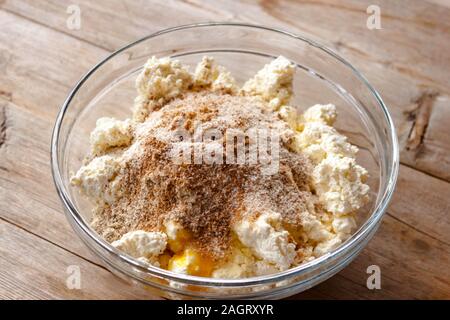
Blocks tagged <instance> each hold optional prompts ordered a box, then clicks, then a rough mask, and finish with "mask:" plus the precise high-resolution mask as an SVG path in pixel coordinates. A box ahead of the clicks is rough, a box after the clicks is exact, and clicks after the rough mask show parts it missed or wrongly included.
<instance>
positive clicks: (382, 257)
mask: <svg viewBox="0 0 450 320" xmlns="http://www.w3.org/2000/svg"><path fill="white" fill-rule="evenodd" d="M71 4H76V5H78V8H80V10H81V11H80V13H81V16H80V17H81V28H80V29H79V30H76V29H75V30H72V29H69V28H68V24H67V19H68V18H69V16H70V13H68V7H69V5H71ZM371 4H375V5H378V6H379V8H380V10H381V27H382V29H374V30H369V29H368V28H367V25H366V21H367V19H368V17H369V14H368V13H367V12H366V9H367V8H368V6H369V5H371ZM71 9H73V8H69V12H73V11H70V10H71ZM198 21H244V22H250V23H256V24H264V25H267V26H272V27H280V28H283V29H286V30H290V31H292V32H297V33H301V34H304V35H306V36H308V37H310V38H313V39H316V40H319V41H321V42H322V43H324V44H326V45H328V46H330V47H332V48H334V49H335V50H337V51H338V52H339V53H340V54H341V55H343V56H345V57H346V58H347V59H348V60H349V61H351V62H352V63H353V64H354V65H355V66H356V67H357V68H358V69H360V70H361V71H362V72H363V73H364V74H365V75H366V76H367V78H368V79H369V81H370V82H371V83H372V84H373V85H374V87H375V88H377V89H378V90H379V91H380V93H381V95H382V97H383V98H384V99H385V102H386V103H387V105H388V106H389V107H390V110H391V112H392V115H393V117H394V119H395V124H396V127H397V132H398V136H399V140H400V144H401V168H400V176H399V181H398V186H397V190H396V192H395V196H394V199H393V201H392V204H391V205H390V207H389V209H388V213H387V215H386V216H385V218H384V220H383V223H382V226H381V228H380V230H379V232H378V233H377V234H376V236H375V237H374V239H373V240H372V241H371V242H370V244H369V245H368V247H367V248H366V249H365V250H364V251H363V252H362V253H361V254H360V255H359V256H358V258H357V259H356V260H355V261H354V262H353V263H352V264H351V265H350V266H349V267H348V268H346V269H345V270H344V271H342V272H340V273H339V274H338V275H336V276H335V277H333V278H332V279H330V280H328V281H326V282H324V283H322V284H320V285H319V286H317V287H315V288H313V289H311V290H309V291H307V292H304V293H302V294H299V295H297V296H295V297H294V298H296V299H297V298H298V299H302V298H326V299H343V298H356V299H380V298H383V299H386V298H387V299H391V298H406V299H409V298H424V299H431V298H447V299H448V298H450V263H449V257H450V255H449V253H450V216H449V211H450V1H446V0H429V1H421V0H404V1H388V0H369V1H356V0H354V1H333V0H319V1H269V0H267V1H259V2H253V1H243V2H236V1H228V0H221V1H197V0H186V1H170V0H167V1H119V0H114V1H89V0H72V1H61V0H41V1H34V0H17V1H14V0H3V1H0V298H20V299H24V298H38V299H51V298H75V299H91V298H98V299H108V298H113V299H128V298H138V299H151V298H154V297H151V296H149V295H148V294H147V293H145V292H142V291H138V290H136V289H133V288H132V287H131V286H129V285H128V284H126V283H124V282H122V281H121V280H119V279H117V278H116V277H115V276H113V275H112V274H111V273H110V272H109V271H107V270H106V269H105V268H104V267H103V266H102V265H101V264H100V262H99V260H98V259H97V258H96V257H95V256H94V255H93V254H91V253H90V252H89V251H88V250H87V249H86V248H85V247H84V245H83V244H82V243H81V241H80V240H79V239H78V237H77V236H76V235H75V234H74V232H73V231H72V229H71V228H70V226H69V224H68V223H67V221H66V219H65V217H64V214H63V210H62V207H61V203H60V201H59V199H58V197H57V195H56V192H55V189H54V186H53V182H52V178H51V174H50V163H49V148H50V134H51V130H52V126H53V123H54V120H55V117H56V114H57V112H58V109H59V107H60V106H61V104H62V102H63V100H64V98H65V96H66V95H67V94H68V91H69V90H70V88H71V87H72V86H73V85H74V84H75V82H76V81H77V80H78V79H79V78H80V77H81V75H82V74H83V73H84V72H86V71H87V70H88V69H89V68H90V67H91V66H93V65H94V64H95V63H96V62H98V61H99V60H101V59H102V58H104V57H105V56H107V55H108V54H109V53H110V52H111V51H113V50H115V49H117V48H119V47H121V46H123V45H125V44H127V43H129V42H131V41H133V40H136V39H139V38H141V37H143V36H145V35H148V34H150V33H152V32H155V31H157V30H159V29H162V28H166V27H169V26H174V25H179V24H186V23H192V22H198ZM71 265H76V266H79V268H80V270H81V276H82V278H81V280H82V281H81V290H76V289H72V290H71V289H68V287H67V286H66V280H67V277H68V275H69V274H68V273H67V272H70V269H69V270H68V269H67V268H68V266H71ZM369 265H378V266H380V268H381V290H369V289H368V288H367V287H366V280H367V277H368V274H367V273H366V270H367V267H368V266H369Z"/></svg>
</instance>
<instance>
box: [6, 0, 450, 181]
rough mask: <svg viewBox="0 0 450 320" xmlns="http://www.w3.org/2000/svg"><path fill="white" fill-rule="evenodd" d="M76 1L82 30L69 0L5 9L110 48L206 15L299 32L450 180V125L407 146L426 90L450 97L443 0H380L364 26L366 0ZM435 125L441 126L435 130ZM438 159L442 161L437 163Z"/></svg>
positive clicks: (448, 115)
mask: <svg viewBox="0 0 450 320" xmlns="http://www.w3.org/2000/svg"><path fill="white" fill-rule="evenodd" d="M77 3H78V5H79V7H80V10H81V21H82V23H81V28H80V29H79V30H70V29H69V28H68V27H67V24H66V20H67V18H68V16H69V14H68V13H67V12H66V9H67V7H68V6H69V5H70V4H72V2H70V1H56V0H46V1H45V2H36V1H31V0H21V1H11V0H7V1H5V2H4V4H3V5H2V8H4V9H5V10H8V11H11V12H14V13H16V14H19V15H21V16H24V17H27V18H29V19H32V20H34V21H37V22H39V23H41V24H45V25H48V26H50V27H52V28H55V29H58V30H60V31H61V32H64V33H68V34H71V35H72V36H74V37H77V38H80V39H83V40H85V41H88V42H90V43H92V44H95V45H97V46H100V47H102V48H105V49H108V50H114V49H117V48H118V47H120V46H123V45H125V44H126V43H128V42H130V41H133V40H136V39H138V38H140V37H143V36H145V35H147V34H149V33H151V32H154V31H157V30H159V29H162V28H165V27H169V26H174V25H177V24H184V23H192V22H198V21H204V20H216V21H227V20H233V21H244V22H251V23H257V24H265V25H269V26H275V27H280V28H285V29H287V30H291V31H294V32H301V33H303V34H306V35H308V36H309V37H312V38H315V39H317V40H319V41H321V42H324V43H325V44H327V45H328V46H330V47H333V48H335V50H337V51H339V52H340V53H341V54H343V55H344V56H345V57H347V58H348V59H349V60H350V61H351V62H352V63H353V64H354V65H355V66H356V67H357V68H358V69H360V70H361V71H362V72H363V73H364V74H365V75H366V76H367V77H368V78H369V80H370V81H371V82H372V84H373V85H374V86H375V88H377V89H378V90H379V91H380V92H381V94H382V96H383V98H384V99H385V101H386V103H387V104H388V106H389V107H390V109H391V112H392V114H393V117H394V120H395V124H396V127H397V132H398V135H399V139H400V142H401V146H402V161H403V162H404V163H406V164H408V165H410V166H412V167H414V168H417V169H419V170H422V171H425V172H428V173H430V174H432V175H435V176H437V177H440V178H442V179H445V180H447V181H450V176H449V172H450V154H449V153H448V152H447V150H448V141H449V140H450V139H448V137H450V128H448V127H444V128H442V127H441V126H439V124H438V123H437V124H435V121H433V122H428V121H427V122H425V123H424V124H425V125H426V127H428V128H430V130H426V131H423V132H422V133H423V135H422V136H420V139H419V142H420V143H419V145H418V146H417V147H416V148H415V149H414V150H413V151H411V150H410V149H408V148H407V141H408V140H409V139H410V134H411V132H413V131H414V127H415V125H416V123H417V122H416V119H415V117H414V116H411V113H410V112H409V111H410V107H411V105H412V104H414V103H415V102H416V101H417V100H420V97H421V96H423V95H424V94H426V93H427V92H428V91H429V90H434V91H436V92H437V93H438V94H440V96H441V101H447V102H448V101H449V99H450V98H449V96H450V89H449V88H450V79H449V77H448V74H450V54H449V52H450V23H449V22H448V19H447V17H448V16H449V15H450V8H448V6H445V5H443V4H442V3H441V2H438V3H435V2H424V1H409V5H404V4H401V3H399V2H395V1H378V2H377V4H378V5H379V7H380V9H381V23H382V29H381V30H369V29H368V28H367V27H366V20H367V18H368V14H367V12H366V9H367V7H368V6H369V5H371V4H373V3H372V2H371V1H369V0H367V1H354V0H351V1H345V2H342V1H335V0H321V1H313V2H311V1H261V2H259V3H255V2H252V1H249V2H247V1H239V2H238V3H236V2H234V1H222V0H221V1H214V2H208V1H175V2H160V1H156V2H155V1H148V2H145V3H141V2H135V1H120V0H114V1H110V2H108V6H104V5H100V4H98V3H96V2H91V1H87V0H80V1H78V2H77ZM110 21H115V23H114V24H111V23H110ZM344 22H345V23H344ZM399 84H401V86H402V88H401V90H399V88H398V86H399ZM441 104H442V103H441ZM430 114H431V116H430V118H429V119H442V118H443V119H450V107H448V103H447V104H446V106H445V107H444V108H438V107H436V108H432V109H430ZM434 125H437V126H439V129H440V130H442V129H444V132H441V134H439V135H433V132H434V130H433V126H434ZM437 159H438V160H439V161H440V163H441V165H439V166H436V165H434V163H435V162H436V160H437Z"/></svg>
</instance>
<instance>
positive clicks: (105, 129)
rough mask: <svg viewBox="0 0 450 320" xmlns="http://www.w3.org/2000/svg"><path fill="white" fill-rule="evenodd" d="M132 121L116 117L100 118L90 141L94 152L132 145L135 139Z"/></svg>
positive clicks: (100, 152)
mask: <svg viewBox="0 0 450 320" xmlns="http://www.w3.org/2000/svg"><path fill="white" fill-rule="evenodd" d="M131 130H132V127H131V121H130V120H129V119H127V120H125V121H120V120H117V119H114V118H107V117H104V118H100V119H98V120H97V123H96V127H95V129H94V130H93V131H92V132H91V136H90V142H91V150H92V154H96V155H99V154H103V153H105V152H106V151H108V149H110V148H114V147H125V146H128V145H130V143H131V140H132V139H133V134H132V131H131Z"/></svg>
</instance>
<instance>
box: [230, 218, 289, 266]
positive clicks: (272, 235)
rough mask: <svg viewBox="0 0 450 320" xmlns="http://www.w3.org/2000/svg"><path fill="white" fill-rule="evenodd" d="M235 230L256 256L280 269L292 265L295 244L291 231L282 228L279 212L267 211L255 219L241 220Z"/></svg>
mask: <svg viewBox="0 0 450 320" xmlns="http://www.w3.org/2000/svg"><path fill="white" fill-rule="evenodd" d="M234 231H235V232H236V234H237V236H238V238H239V240H240V241H241V243H242V244H243V245H244V246H246V247H248V248H250V250H251V251H252V252H253V254H254V255H255V256H256V257H258V258H260V259H263V260H265V261H266V262H268V263H271V264H274V265H275V266H276V267H277V269H278V270H286V269H288V268H289V267H290V266H291V264H292V262H293V260H294V258H295V244H294V243H292V242H290V241H289V233H288V232H287V231H286V230H284V229H283V228H282V226H281V215H280V214H279V213H277V212H266V213H263V214H261V215H260V216H259V217H258V218H257V219H256V220H255V221H250V220H243V221H239V222H238V223H236V224H235V226H234Z"/></svg>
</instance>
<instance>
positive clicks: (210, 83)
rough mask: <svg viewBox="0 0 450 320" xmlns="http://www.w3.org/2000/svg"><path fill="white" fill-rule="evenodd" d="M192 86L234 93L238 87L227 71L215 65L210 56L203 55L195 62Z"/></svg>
mask: <svg viewBox="0 0 450 320" xmlns="http://www.w3.org/2000/svg"><path fill="white" fill-rule="evenodd" d="M194 87H195V88H196V89H197V90H199V89H207V88H210V89H211V90H212V91H221V92H225V93H230V94H232V93H236V92H237V90H238V87H237V85H236V81H235V80H234V78H233V76H232V75H231V73H230V72H229V71H227V70H226V69H225V68H224V67H222V66H218V65H216V63H215V61H214V59H213V58H211V57H203V59H202V61H200V62H199V63H198V64H197V67H196V68H195V72H194Z"/></svg>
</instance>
